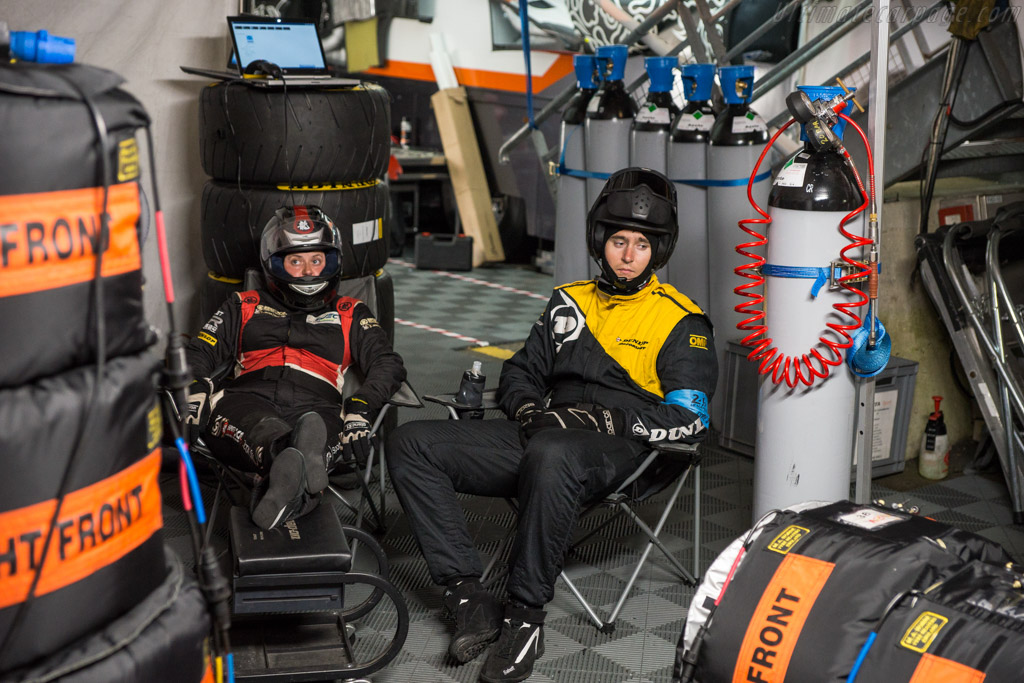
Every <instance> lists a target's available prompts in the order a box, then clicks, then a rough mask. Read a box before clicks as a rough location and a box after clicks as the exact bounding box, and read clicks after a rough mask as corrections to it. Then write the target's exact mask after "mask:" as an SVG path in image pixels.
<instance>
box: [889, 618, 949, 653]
mask: <svg viewBox="0 0 1024 683" xmlns="http://www.w3.org/2000/svg"><path fill="white" fill-rule="evenodd" d="M948 623H949V619H947V618H946V617H944V616H942V615H941V614H936V613H935V612H921V614H920V616H918V617H917V619H914V623H913V624H911V625H910V628H908V629H907V632H906V633H904V634H903V637H902V638H900V645H902V646H903V647H905V648H907V649H908V650H913V651H914V652H926V651H927V650H928V648H929V647H930V646H931V644H932V641H933V640H935V637H936V636H937V635H939V631H941V630H942V627H943V626H945V625H946V624H948Z"/></svg>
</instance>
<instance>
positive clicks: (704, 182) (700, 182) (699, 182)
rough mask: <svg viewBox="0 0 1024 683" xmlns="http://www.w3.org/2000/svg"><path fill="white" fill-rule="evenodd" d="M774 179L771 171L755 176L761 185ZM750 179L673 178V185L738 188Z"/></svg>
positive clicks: (755, 180)
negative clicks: (769, 179)
mask: <svg viewBox="0 0 1024 683" xmlns="http://www.w3.org/2000/svg"><path fill="white" fill-rule="evenodd" d="M771 177H772V172H771V171H765V172H764V173H760V174H758V175H756V176H754V182H755V183H759V182H761V181H762V180H768V178H771ZM748 180H750V178H736V179H735V180H709V179H707V178H699V179H697V178H695V179H692V180H691V179H689V178H672V182H673V183H679V184H680V185H692V186H693V187H736V186H737V185H746V184H747V181H748Z"/></svg>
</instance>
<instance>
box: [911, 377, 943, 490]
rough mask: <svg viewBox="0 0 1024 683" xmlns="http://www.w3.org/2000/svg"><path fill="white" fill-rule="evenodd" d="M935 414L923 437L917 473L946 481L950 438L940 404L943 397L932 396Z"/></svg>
mask: <svg viewBox="0 0 1024 683" xmlns="http://www.w3.org/2000/svg"><path fill="white" fill-rule="evenodd" d="M932 400H933V401H935V412H934V413H932V414H931V415H929V416H928V424H927V425H925V428H924V436H923V437H921V454H920V455H919V456H918V460H917V471H918V472H919V473H920V474H921V476H922V477H924V478H925V479H945V477H946V475H947V474H949V437H948V436H946V423H945V421H943V419H942V411H941V410H939V404H940V403H941V402H942V397H941V396H932Z"/></svg>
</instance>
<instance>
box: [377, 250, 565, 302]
mask: <svg viewBox="0 0 1024 683" xmlns="http://www.w3.org/2000/svg"><path fill="white" fill-rule="evenodd" d="M388 263H389V264H392V265H396V266H405V267H406V268H415V266H414V265H413V264H411V263H409V262H408V261H399V260H398V259H388ZM430 272H431V273H434V274H436V275H443V276H445V277H450V278H452V279H453V280H461V281H463V282H468V283H470V284H473V285H482V286H484V287H490V288H492V289H497V290H500V291H502V292H511V293H512V294H522V295H523V296H528V297H530V298H531V299H539V300H541V301H547V300H548V299H549V298H550V297H547V296H544V295H543V294H537V293H535V292H528V291H527V290H525V289H518V288H516V287H509V286H508V285H499V284H497V283H494V282H488V281H487V280H481V279H480V278H475V277H469V276H468V275H459V274H458V273H452V272H449V271H447V270H432V271H430Z"/></svg>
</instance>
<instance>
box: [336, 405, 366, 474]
mask: <svg viewBox="0 0 1024 683" xmlns="http://www.w3.org/2000/svg"><path fill="white" fill-rule="evenodd" d="M344 420H345V425H344V427H343V428H342V430H341V446H342V449H343V452H344V455H343V457H344V458H345V461H346V462H355V463H357V464H358V465H359V466H360V467H363V466H364V465H366V460H367V458H369V457H370V449H371V448H372V443H371V436H370V428H371V427H372V424H371V423H370V407H369V406H368V405H367V404H366V401H364V400H362V399H361V398H355V397H352V398H349V399H346V400H345V416H344Z"/></svg>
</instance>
